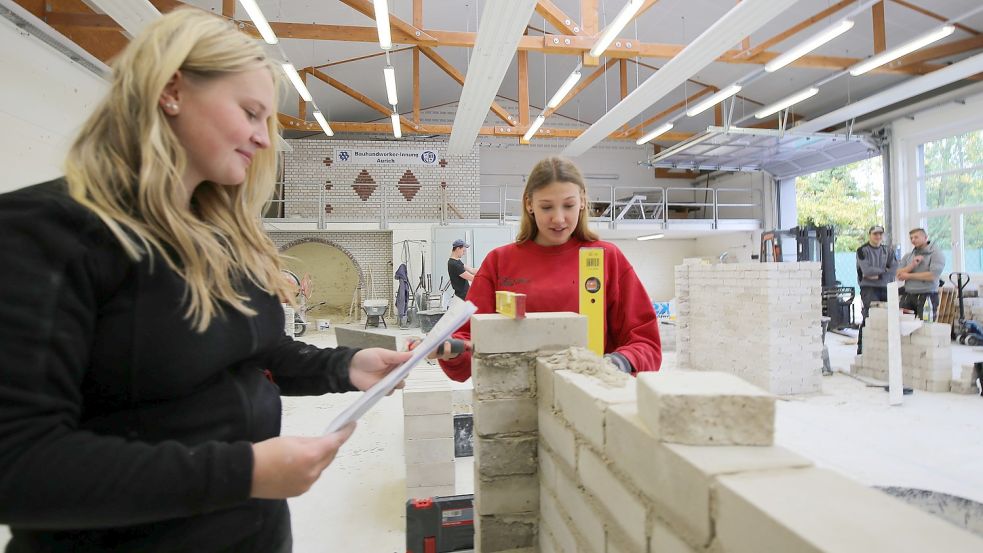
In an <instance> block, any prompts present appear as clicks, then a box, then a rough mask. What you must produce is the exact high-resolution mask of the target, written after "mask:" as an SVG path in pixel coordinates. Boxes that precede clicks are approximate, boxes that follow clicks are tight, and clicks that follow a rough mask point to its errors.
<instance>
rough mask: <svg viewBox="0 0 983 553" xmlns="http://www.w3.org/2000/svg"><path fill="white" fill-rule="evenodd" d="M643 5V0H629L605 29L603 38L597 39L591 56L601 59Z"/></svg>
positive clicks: (591, 50)
mask: <svg viewBox="0 0 983 553" xmlns="http://www.w3.org/2000/svg"><path fill="white" fill-rule="evenodd" d="M643 3H644V1H643V0H628V3H627V4H625V7H623V8H621V11H620V12H618V15H616V16H615V17H614V20H613V21H611V23H610V24H609V25H608V26H607V27H606V28H605V29H604V32H603V33H602V34H601V38H599V39H597V42H595V43H594V46H593V47H592V48H591V49H590V55H592V56H594V57H595V58H597V57H600V56H601V54H603V53H604V51H605V50H607V49H608V46H610V45H611V42H612V41H614V39H615V37H617V36H618V33H620V32H621V30H622V29H624V28H625V25H627V24H628V22H629V21H631V18H633V17H635V14H636V13H638V10H639V8H641V7H642V4H643Z"/></svg>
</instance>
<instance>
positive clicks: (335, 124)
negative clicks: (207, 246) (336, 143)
mask: <svg viewBox="0 0 983 553" xmlns="http://www.w3.org/2000/svg"><path fill="white" fill-rule="evenodd" d="M277 119H278V120H279V121H280V125H282V126H283V128H284V129H286V130H292V131H310V132H320V131H321V127H320V126H319V125H318V124H317V123H315V122H312V121H301V120H300V119H297V118H296V117H293V116H291V115H287V114H285V113H277ZM331 128H332V129H333V130H334V131H335V132H336V133H338V132H349V133H375V134H386V133H389V132H392V125H391V124H389V123H388V122H387V123H354V122H346V121H332V122H331ZM450 132H451V126H450V125H440V124H423V125H419V126H418V127H417V128H415V129H411V130H408V134H449V133H450ZM524 132H525V131H524V130H523V129H521V128H519V127H509V126H493V127H492V126H483V127H481V130H480V131H478V134H479V135H482V136H522V134H523V133H524ZM582 132H583V130H582V129H553V128H543V129H540V130H539V132H537V133H536V136H540V135H542V136H555V137H560V138H574V137H577V136H579V135H580V133H582ZM662 136H663V137H664V138H665V139H666V140H672V141H682V140H686V139H689V138H692V137H693V133H687V132H669V133H666V134H664V135H662ZM619 140H629V138H619Z"/></svg>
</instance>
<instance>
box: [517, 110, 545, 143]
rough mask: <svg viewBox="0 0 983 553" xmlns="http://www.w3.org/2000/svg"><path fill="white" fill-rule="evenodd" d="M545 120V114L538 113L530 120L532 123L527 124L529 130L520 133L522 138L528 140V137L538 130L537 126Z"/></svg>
mask: <svg viewBox="0 0 983 553" xmlns="http://www.w3.org/2000/svg"><path fill="white" fill-rule="evenodd" d="M545 122H546V116H545V115H543V114H541V113H540V114H539V116H538V117H536V119H535V120H534V121H533V122H532V125H529V130H527V131H526V134H524V135H522V140H523V141H525V142H529V139H530V138H532V137H533V135H535V134H536V131H538V130H539V127H542V126H543V123H545Z"/></svg>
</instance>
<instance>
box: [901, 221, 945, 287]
mask: <svg viewBox="0 0 983 553" xmlns="http://www.w3.org/2000/svg"><path fill="white" fill-rule="evenodd" d="M925 230H926V231H928V239H929V240H931V242H932V245H933V246H935V248H936V249H938V250H940V251H942V253H943V254H945V269H944V270H943V271H942V278H943V279H945V278H948V277H947V276H946V275H948V274H949V273H950V272H952V223H951V219H950V217H949V216H943V217H929V218H928V226H927V227H926V228H925ZM905 251H911V244H908V247H907V248H905Z"/></svg>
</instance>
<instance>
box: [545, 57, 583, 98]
mask: <svg viewBox="0 0 983 553" xmlns="http://www.w3.org/2000/svg"><path fill="white" fill-rule="evenodd" d="M579 80H580V66H579V65H578V66H577V68H576V69H574V70H573V73H570V76H569V77H567V80H565V81H563V84H562V85H560V88H559V90H557V91H556V94H554V95H553V97H552V98H550V101H549V102H546V107H548V108H555V107H556V106H558V105H560V102H562V101H563V99H564V98H566V97H567V94H570V91H571V90H572V89H573V86H574V85H575V84H577V81H579Z"/></svg>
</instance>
